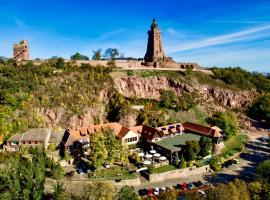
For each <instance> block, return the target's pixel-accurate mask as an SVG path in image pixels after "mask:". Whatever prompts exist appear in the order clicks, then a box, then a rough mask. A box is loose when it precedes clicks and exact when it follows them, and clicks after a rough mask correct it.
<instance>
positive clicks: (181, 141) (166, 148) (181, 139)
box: [152, 133, 201, 161]
mask: <svg viewBox="0 0 270 200" xmlns="http://www.w3.org/2000/svg"><path fill="white" fill-rule="evenodd" d="M200 138H201V136H199V135H195V134H192V133H183V134H181V135H175V136H172V137H167V138H164V139H162V140H160V141H158V142H153V143H152V145H153V146H154V148H155V149H156V150H158V151H159V152H162V154H164V155H165V156H166V157H167V158H168V159H169V160H170V161H172V155H173V153H175V152H180V151H181V149H182V147H183V146H185V143H186V141H190V140H196V141H199V140H200Z"/></svg>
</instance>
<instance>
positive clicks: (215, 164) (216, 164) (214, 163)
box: [209, 156, 222, 172]
mask: <svg viewBox="0 0 270 200" xmlns="http://www.w3.org/2000/svg"><path fill="white" fill-rule="evenodd" d="M221 162H222V161H221V158H220V157H218V156H214V157H212V159H211V160H210V161H209V165H210V167H211V168H212V169H213V170H214V171H216V172H218V171H221Z"/></svg>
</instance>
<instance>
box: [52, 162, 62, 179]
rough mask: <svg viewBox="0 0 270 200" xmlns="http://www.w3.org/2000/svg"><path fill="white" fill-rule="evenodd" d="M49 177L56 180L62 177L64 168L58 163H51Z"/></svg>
mask: <svg viewBox="0 0 270 200" xmlns="http://www.w3.org/2000/svg"><path fill="white" fill-rule="evenodd" d="M51 177H52V178H53V179H56V180H59V179H62V178H63V177H64V169H63V168H62V167H61V165H60V164H59V163H57V164H53V166H52V169H51Z"/></svg>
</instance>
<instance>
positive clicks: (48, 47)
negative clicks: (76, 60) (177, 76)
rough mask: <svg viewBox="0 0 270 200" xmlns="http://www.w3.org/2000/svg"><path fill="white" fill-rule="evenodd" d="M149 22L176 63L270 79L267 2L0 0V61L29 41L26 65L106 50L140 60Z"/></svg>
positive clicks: (268, 9)
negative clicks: (154, 24) (239, 69)
mask: <svg viewBox="0 0 270 200" xmlns="http://www.w3.org/2000/svg"><path fill="white" fill-rule="evenodd" d="M153 17H156V18H157V21H158V24H159V27H160V29H161V30H162V37H163V46H164V50H165V53H166V54H167V55H168V56H172V57H173V58H174V59H175V60H177V61H195V62H198V63H199V64H201V65H203V66H207V67H211V66H220V67H226V66H242V67H243V68H245V69H248V70H250V71H261V72H270V1H269V0H233V1H232V0H226V1H224V0H189V1H183V0H166V1H165V0H136V1H131V0H122V1H121V0H114V1H105V0H99V1H97V0H96V1H92V0H88V1H86V0H46V1H45V0H39V1H37V0H36V1H35V0H24V1H22V0H2V2H1V5H0V55H2V56H7V57H11V56H12V45H13V43H16V42H18V41H19V40H21V39H27V40H28V41H29V43H30V56H31V58H36V57H39V58H49V57H51V56H61V57H65V58H69V57H70V55H71V54H74V53H75V52H80V53H82V54H85V55H87V56H91V54H92V50H96V49H98V48H101V49H103V50H104V49H106V48H108V47H116V48H118V49H119V50H120V51H121V52H123V53H124V54H125V55H126V56H131V57H143V56H144V54H145V51H146V44H147V30H148V29H149V26H150V24H151V22H152V19H153Z"/></svg>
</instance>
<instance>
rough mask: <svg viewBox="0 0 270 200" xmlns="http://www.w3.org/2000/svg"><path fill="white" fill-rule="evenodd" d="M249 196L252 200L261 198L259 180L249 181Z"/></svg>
mask: <svg viewBox="0 0 270 200" xmlns="http://www.w3.org/2000/svg"><path fill="white" fill-rule="evenodd" d="M248 189H249V193H250V197H251V199H253V200H260V199H261V197H260V196H261V192H262V184H261V182H259V181H255V182H251V183H249V185H248Z"/></svg>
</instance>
